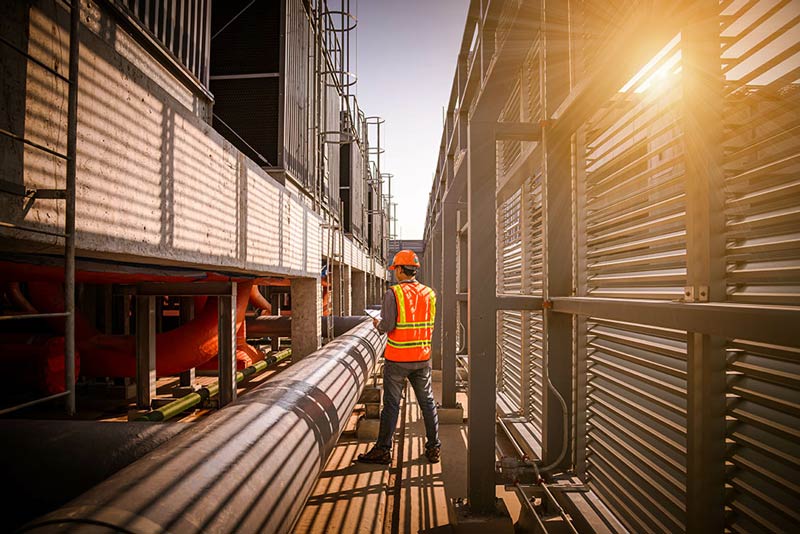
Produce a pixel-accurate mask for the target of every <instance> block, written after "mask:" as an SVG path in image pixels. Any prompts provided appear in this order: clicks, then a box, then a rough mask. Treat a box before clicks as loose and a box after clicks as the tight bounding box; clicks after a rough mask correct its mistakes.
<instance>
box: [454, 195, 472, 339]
mask: <svg viewBox="0 0 800 534" xmlns="http://www.w3.org/2000/svg"><path fill="white" fill-rule="evenodd" d="M457 219H458V221H457V223H456V226H458V238H457V239H458V265H459V267H458V280H457V284H458V295H457V300H458V323H459V324H458V327H459V328H460V329H461V352H460V353H461V354H466V353H467V350H468V349H469V347H468V345H467V339H468V338H469V318H468V310H467V298H466V296H467V290H468V287H467V265H468V263H469V255H468V252H469V246H468V245H469V241H468V240H469V233H468V230H467V220H468V219H467V210H465V209H462V210H459V211H458V215H457ZM461 295H463V296H464V298H463V299H462V298H460V297H461Z"/></svg>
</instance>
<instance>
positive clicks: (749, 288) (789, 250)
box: [722, 0, 800, 304]
mask: <svg viewBox="0 0 800 534" xmlns="http://www.w3.org/2000/svg"><path fill="white" fill-rule="evenodd" d="M723 15H724V17H723V21H724V24H723V31H722V37H723V43H724V46H723V53H722V69H723V72H724V73H725V77H726V81H727V82H728V84H727V87H726V100H725V103H726V112H725V118H726V124H725V126H726V131H725V141H724V142H725V145H724V146H725V214H726V222H727V234H726V235H727V238H728V239H727V247H728V249H727V259H728V279H727V282H728V293H729V299H730V300H733V301H739V302H758V303H772V304H800V233H798V231H800V207H798V206H799V203H798V197H799V195H800V135H798V134H800V87H798V85H797V84H796V83H792V82H795V81H796V80H797V79H798V77H800V62H799V60H798V58H799V57H800V42H798V38H797V35H798V31H800V5H799V4H798V3H797V2H791V1H790V0H784V1H779V2H775V1H772V2H766V1H761V2H750V3H747V4H745V5H744V6H739V5H738V4H736V3H734V5H731V6H729V7H728V8H727V9H726V10H725V11H724V12H723Z"/></svg>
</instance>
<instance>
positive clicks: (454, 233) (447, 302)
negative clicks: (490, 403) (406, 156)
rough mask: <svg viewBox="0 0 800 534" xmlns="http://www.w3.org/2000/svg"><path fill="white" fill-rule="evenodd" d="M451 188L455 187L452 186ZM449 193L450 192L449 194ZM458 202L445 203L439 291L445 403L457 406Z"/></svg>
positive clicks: (450, 406)
mask: <svg viewBox="0 0 800 534" xmlns="http://www.w3.org/2000/svg"><path fill="white" fill-rule="evenodd" d="M451 191H452V189H451ZM447 196H449V192H448V195H447ZM457 211H458V204H457V203H455V202H453V201H450V202H444V204H443V205H442V288H441V291H440V292H439V302H440V304H439V306H438V307H439V310H440V311H439V315H440V316H441V321H440V323H439V328H440V329H441V331H442V406H443V407H444V408H455V407H456V333H457V331H458V325H457V324H456V292H457V291H458V288H457V287H456V254H457V253H458V252H457V249H456V241H457V240H458V228H457V227H456V214H457Z"/></svg>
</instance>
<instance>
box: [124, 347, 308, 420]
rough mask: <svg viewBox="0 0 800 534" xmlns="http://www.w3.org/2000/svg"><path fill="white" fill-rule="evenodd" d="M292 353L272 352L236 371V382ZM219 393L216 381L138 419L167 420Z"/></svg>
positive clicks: (283, 351) (290, 351)
mask: <svg viewBox="0 0 800 534" xmlns="http://www.w3.org/2000/svg"><path fill="white" fill-rule="evenodd" d="M291 355H292V349H286V350H282V351H280V352H278V353H276V354H271V355H269V356H267V357H266V358H265V359H264V360H261V361H260V362H256V363H255V364H253V365H251V366H249V367H245V368H244V369H243V370H241V371H239V372H237V373H236V383H237V384H238V383H239V382H243V381H244V379H245V378H249V377H251V376H253V375H255V374H257V373H260V372H261V371H264V370H265V369H266V368H267V367H269V366H270V365H274V364H276V363H278V362H280V361H283V360H285V359H286V358H288V357H290V356H291ZM218 393H219V382H214V383H213V384H209V385H208V386H203V387H201V388H199V389H198V390H197V391H195V392H194V393H190V394H188V395H186V396H183V397H181V398H180V399H177V400H175V401H172V402H170V403H169V404H166V405H164V406H162V407H161V408H158V409H156V410H153V411H151V412H148V413H146V414H144V415H142V416H140V417H138V418H137V419H136V420H137V421H166V420H167V419H171V418H173V417H175V416H176V415H178V414H179V413H183V412H185V411H186V410H188V409H189V408H191V407H193V406H197V405H198V404H200V403H201V402H203V401H205V400H208V399H210V398H211V397H214V396H215V395H217V394H218Z"/></svg>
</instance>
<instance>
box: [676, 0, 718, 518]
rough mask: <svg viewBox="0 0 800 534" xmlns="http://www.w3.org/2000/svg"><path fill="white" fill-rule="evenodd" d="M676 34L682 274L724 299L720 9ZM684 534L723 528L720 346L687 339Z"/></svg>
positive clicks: (699, 290)
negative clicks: (680, 119)
mask: <svg viewBox="0 0 800 534" xmlns="http://www.w3.org/2000/svg"><path fill="white" fill-rule="evenodd" d="M694 7H696V11H695V18H694V19H693V20H692V21H690V22H689V23H688V26H687V27H686V28H684V29H683V31H682V32H681V39H682V41H681V47H682V50H681V52H682V54H681V55H682V62H683V65H682V67H683V68H682V71H683V76H682V83H683V95H682V99H683V106H684V108H683V125H684V136H685V139H684V145H683V146H684V147H685V158H686V174H685V185H686V256H687V257H686V275H687V285H688V288H689V290H690V291H689V293H690V294H691V295H692V296H693V298H694V300H698V301H707V300H718V301H720V300H725V298H726V294H725V260H724V258H725V241H724V239H725V219H724V217H725V215H724V213H725V212H724V210H723V198H722V195H721V194H720V191H722V190H723V186H724V180H723V172H722V163H723V153H722V144H723V143H722V139H723V120H722V117H723V103H724V93H723V90H724V81H723V76H722V72H721V64H720V61H719V50H720V35H719V4H718V3H717V2H715V1H712V0H703V1H702V2H697V5H696V6H694ZM686 390H687V396H688V398H687V451H686V454H687V458H686V471H687V483H686V520H687V524H686V531H687V532H691V533H695V532H722V531H723V529H724V524H725V508H724V501H725V410H726V396H725V350H724V340H723V339H721V338H718V337H712V336H708V335H703V334H699V333H695V332H689V333H688V365H687V385H686Z"/></svg>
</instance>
